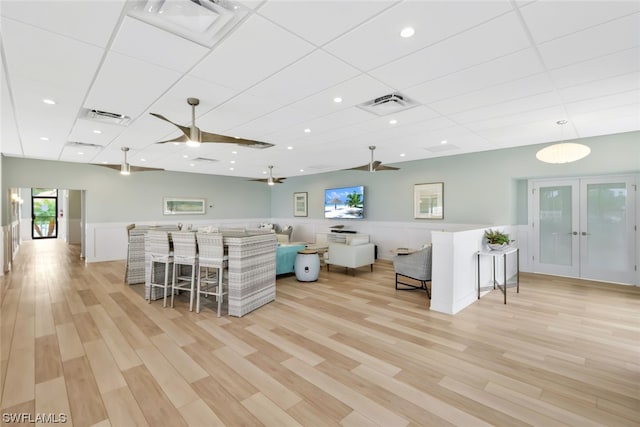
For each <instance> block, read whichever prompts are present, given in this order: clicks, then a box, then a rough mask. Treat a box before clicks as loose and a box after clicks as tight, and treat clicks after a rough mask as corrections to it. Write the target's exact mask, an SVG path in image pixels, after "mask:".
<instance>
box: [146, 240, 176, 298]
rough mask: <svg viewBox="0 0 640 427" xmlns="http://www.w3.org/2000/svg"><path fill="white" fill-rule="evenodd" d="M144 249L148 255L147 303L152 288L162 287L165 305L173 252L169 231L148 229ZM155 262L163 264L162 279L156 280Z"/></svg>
mask: <svg viewBox="0 0 640 427" xmlns="http://www.w3.org/2000/svg"><path fill="white" fill-rule="evenodd" d="M144 250H145V252H146V253H147V254H148V255H149V274H150V275H149V287H148V289H149V303H151V297H152V295H151V294H152V293H153V288H163V289H164V304H163V307H166V306H167V290H168V289H169V268H170V266H171V264H172V263H173V256H172V255H173V254H172V253H171V246H170V245H169V233H168V232H166V231H157V230H149V231H147V233H146V234H145V236H144ZM156 264H164V279H163V281H162V282H156V279H157V278H156Z"/></svg>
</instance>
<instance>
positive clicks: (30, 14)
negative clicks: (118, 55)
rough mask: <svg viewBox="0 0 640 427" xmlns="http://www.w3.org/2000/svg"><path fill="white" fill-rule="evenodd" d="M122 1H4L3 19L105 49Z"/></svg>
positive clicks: (120, 9)
mask: <svg viewBox="0 0 640 427" xmlns="http://www.w3.org/2000/svg"><path fill="white" fill-rule="evenodd" d="M125 4H126V1H125V0H111V1H73V0H71V1H3V2H2V8H1V10H0V13H1V14H2V16H5V17H9V18H12V19H15V20H16V21H20V22H23V23H26V24H29V25H33V26H35V27H39V28H42V29H44V30H47V31H50V32H51V33H55V34H59V35H63V36H67V37H70V38H73V39H75V40H77V41H82V42H83V43H88V44H92V45H95V46H100V47H106V46H107V44H108V43H109V39H110V38H111V34H112V32H113V27H114V26H115V25H116V24H117V22H118V19H119V18H120V13H121V12H122V9H123V6H124V5H125Z"/></svg>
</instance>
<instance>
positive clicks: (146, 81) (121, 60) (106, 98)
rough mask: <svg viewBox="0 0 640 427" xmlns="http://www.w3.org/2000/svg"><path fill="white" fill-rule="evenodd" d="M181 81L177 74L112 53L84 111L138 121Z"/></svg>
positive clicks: (105, 61)
mask: <svg viewBox="0 0 640 427" xmlns="http://www.w3.org/2000/svg"><path fill="white" fill-rule="evenodd" d="M179 78H180V73H178V72H176V71H173V70H169V69H166V68H163V67H159V66H157V65H153V64H149V63H148V62H144V61H141V60H139V59H136V58H131V57H129V56H125V55H122V54H120V53H117V52H109V54H108V55H107V57H106V58H105V60H104V62H103V64H102V67H101V68H100V71H99V73H98V76H97V78H96V80H95V82H94V84H93V86H92V87H91V91H90V92H89V96H88V97H87V100H86V102H85V107H86V108H91V109H97V110H102V111H109V112H112V113H117V114H124V115H127V116H129V117H131V118H136V117H138V116H139V115H140V114H142V113H143V112H144V111H145V110H146V109H147V108H149V106H150V105H151V104H152V103H153V102H154V101H155V100H156V99H157V98H158V97H159V96H160V95H162V93H164V92H165V91H166V89H167V87H169V86H171V85H173V84H174V83H175V82H176V81H177V80H178V79H179Z"/></svg>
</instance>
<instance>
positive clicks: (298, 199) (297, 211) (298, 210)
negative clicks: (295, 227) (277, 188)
mask: <svg viewBox="0 0 640 427" xmlns="http://www.w3.org/2000/svg"><path fill="white" fill-rule="evenodd" d="M293 216H307V193H306V192H303V193H293Z"/></svg>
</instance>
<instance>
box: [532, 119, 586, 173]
mask: <svg viewBox="0 0 640 427" xmlns="http://www.w3.org/2000/svg"><path fill="white" fill-rule="evenodd" d="M556 124H558V125H560V126H562V125H565V124H567V121H566V120H558V121H557V122H556ZM563 133H564V132H563ZM563 139H564V138H563ZM589 153H591V148H589V147H588V146H586V145H584V144H577V143H575V142H561V143H558V144H553V145H549V146H548V147H545V148H543V149H541V150H539V151H538V152H537V153H536V158H537V159H538V160H540V161H541V162H545V163H553V164H563V163H571V162H575V161H578V160H580V159H583V158H585V157H587V156H588V155H589Z"/></svg>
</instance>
